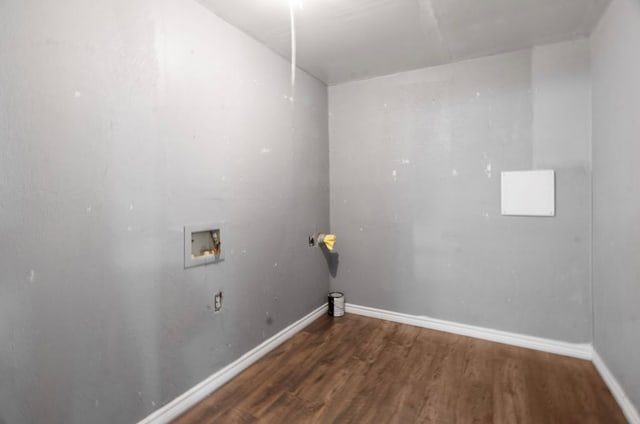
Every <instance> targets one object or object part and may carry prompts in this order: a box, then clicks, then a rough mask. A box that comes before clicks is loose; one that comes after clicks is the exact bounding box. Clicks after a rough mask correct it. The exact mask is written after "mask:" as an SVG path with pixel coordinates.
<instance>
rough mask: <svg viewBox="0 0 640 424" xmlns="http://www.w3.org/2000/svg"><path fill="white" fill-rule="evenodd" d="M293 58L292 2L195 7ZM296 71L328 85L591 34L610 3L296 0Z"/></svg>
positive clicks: (212, 0)
mask: <svg viewBox="0 0 640 424" xmlns="http://www.w3.org/2000/svg"><path fill="white" fill-rule="evenodd" d="M199 1H200V2H201V3H202V4H204V5H205V6H206V7H208V8H209V9H210V10H212V11H213V12H214V13H216V14H217V15H218V16H220V17H221V18H223V19H224V20H226V21H227V22H229V23H231V24H232V25H234V26H236V27H238V28H240V29H241V30H243V31H244V32H246V33H248V34H249V35H251V36H252V37H254V38H255V39H257V40H259V41H260V42H262V43H264V44H266V45H267V46H269V47H270V48H271V49H273V50H275V51H276V52H277V53H278V54H280V55H282V56H284V57H286V58H290V56H291V41H290V40H291V39H290V37H291V33H290V31H291V28H290V17H289V0H199ZM295 1H296V2H297V3H301V4H302V8H300V7H296V8H295V19H296V36H297V47H298V48H297V64H298V66H299V67H300V68H302V69H304V70H306V71H307V72H309V73H311V74H313V75H315V76H316V77H317V78H319V79H320V80H322V81H324V82H325V83H327V84H329V85H332V84H338V83H342V82H345V81H350V80H356V79H363V78H369V77H373V76H378V75H385V74H390V73H394V72H400V71H406V70H409V69H415V68H421V67H426V66H433V65H439V64H443V63H448V62H455V61H459V60H463V59H469V58H473V57H479V56H485V55H490V54H496V53H502V52H507V51H512V50H518V49H522V48H527V47H531V46H533V45H536V44H543V43H549V42H554V41H561V40H567V39H572V38H577V37H581V36H585V35H588V34H589V33H590V31H591V29H592V28H593V26H594V25H595V23H596V22H597V19H598V18H599V16H600V15H601V13H602V11H603V10H604V8H605V7H606V6H607V4H608V3H609V1H610V0H295Z"/></svg>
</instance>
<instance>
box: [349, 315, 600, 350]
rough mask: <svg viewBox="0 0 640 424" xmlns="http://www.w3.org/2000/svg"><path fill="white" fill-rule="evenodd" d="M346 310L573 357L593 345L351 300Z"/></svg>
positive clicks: (590, 348)
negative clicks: (353, 302) (388, 309)
mask: <svg viewBox="0 0 640 424" xmlns="http://www.w3.org/2000/svg"><path fill="white" fill-rule="evenodd" d="M346 312H348V313H352V314H357V315H364V316H368V317H372V318H378V319H384V320H387V321H393V322H399V323H402V324H410V325H415V326H416V327H423V328H429V329H432V330H438V331H444V332H447V333H453V334H460V335H463V336H468V337H475V338H477V339H483V340H489V341H492V342H498V343H504V344H508V345H513V346H519V347H525V348H528V349H535V350H541V351H543V352H549V353H555V354H558V355H564V356H571V357H574V358H580V359H587V360H591V359H592V357H593V355H592V353H593V348H592V346H591V344H580V343H568V342H561V341H557V340H551V339H544V338H541V337H533V336H525V335H523V334H517V333H510V332H507V331H499V330H492V329H490V328H484V327H476V326H473V325H467V324H459V323H456V322H451V321H444V320H441V319H436V318H430V317H424V316H416V315H408V314H402V313H399V312H392V311H385V310H383V309H376V308H369V307H367V306H359V305H353V304H350V303H347V304H346Z"/></svg>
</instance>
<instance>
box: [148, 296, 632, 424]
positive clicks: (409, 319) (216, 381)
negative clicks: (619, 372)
mask: <svg viewBox="0 0 640 424" xmlns="http://www.w3.org/2000/svg"><path fill="white" fill-rule="evenodd" d="M326 311H327V305H326V304H325V305H322V306H320V307H319V308H317V309H316V310H314V311H313V312H311V313H310V314H308V315H306V316H305V317H303V318H301V319H300V320H298V321H296V322H294V323H293V324H291V325H290V326H288V327H287V328H285V329H284V330H282V331H280V332H279V333H278V334H276V335H274V336H273V337H271V338H269V339H268V340H265V341H264V342H263V343H262V344H260V345H259V346H257V347H255V348H253V349H252V350H250V351H249V352H247V353H245V354H244V355H242V356H241V357H240V358H238V359H237V360H235V361H234V362H232V363H231V364H229V365H227V366H226V367H224V368H222V369H221V370H219V371H218V372H216V373H214V374H213V375H211V376H210V377H209V378H207V379H206V380H204V381H202V382H201V383H199V384H197V385H196V386H194V387H192V388H191V389H189V390H188V391H187V392H185V393H184V394H182V395H180V396H178V397H177V398H175V399H174V400H172V401H171V402H169V403H168V404H166V405H164V406H163V407H161V408H160V409H158V410H156V411H154V412H153V413H152V414H151V415H149V416H147V417H146V418H144V419H143V420H142V421H140V422H139V423H138V424H164V423H169V422H171V421H172V420H174V419H176V418H178V417H179V416H180V415H182V414H183V413H185V412H187V411H188V410H189V409H190V408H191V407H193V406H195V405H196V404H197V403H198V402H200V401H201V400H203V399H204V398H206V397H207V396H208V395H210V394H211V393H212V392H214V391H215V390H216V389H218V388H220V387H221V386H222V385H223V384H225V383H226V382H228V381H229V380H231V379H232V378H233V377H235V376H236V375H238V374H239V373H240V372H242V371H243V370H245V369H246V368H248V367H249V366H251V365H252V364H253V363H255V362H256V361H258V360H259V359H260V358H262V357H263V356H265V355H266V354H267V353H269V352H271V351H272V350H273V349H275V348H276V347H278V346H279V345H281V344H282V343H283V342H285V341H286V340H288V339H289V338H291V337H292V336H294V335H295V334H296V333H298V332H299V331H300V330H302V329H303V328H304V327H306V326H307V325H309V324H311V323H312V322H313V321H314V320H316V319H317V318H319V317H320V316H322V315H323V314H325V313H326ZM346 312H348V313H352V314H356V315H363V316H368V317H372V318H378V319H383V320H387V321H393V322H398V323H402V324H409V325H415V326H417V327H423V328H429V329H432V330H438V331H444V332H447V333H453V334H460V335H463V336H468V337H475V338H478V339H483V340H489V341H492V342H498V343H504V344H508V345H513V346H519V347H524V348H528V349H535V350H540V351H543V352H549V353H555V354H558V355H564V356H571V357H574V358H580V359H587V360H592V361H593V364H594V365H595V367H596V369H597V370H598V372H599V373H600V375H601V376H602V379H603V380H604V382H605V383H606V384H607V386H608V387H609V390H610V391H611V393H612V394H613V397H614V398H615V399H616V401H617V402H618V404H619V405H620V408H621V409H622V411H623V412H624V414H625V416H626V418H627V420H628V421H629V423H630V424H640V415H639V414H638V411H637V410H636V409H635V407H634V406H633V404H632V403H631V401H630V400H629V398H628V397H627V395H626V394H625V392H624V390H623V389H622V387H621V386H620V384H619V383H618V381H617V380H616V378H615V377H614V376H613V374H611V372H610V371H609V369H608V368H607V366H606V365H605V364H604V362H603V361H602V358H601V357H600V356H599V355H598V353H597V352H595V351H594V349H593V347H592V346H591V345H590V344H579V343H567V342H561V341H557V340H551V339H544V338H540V337H533V336H526V335H522V334H517V333H510V332H507V331H499V330H493V329H490V328H484V327H477V326H473V325H467V324H459V323H456V322H451V321H445V320H440V319H436V318H430V317H424V316H415V315H408V314H402V313H399V312H392V311H386V310H383V309H377V308H370V307H367V306H359V305H353V304H351V303H347V304H346Z"/></svg>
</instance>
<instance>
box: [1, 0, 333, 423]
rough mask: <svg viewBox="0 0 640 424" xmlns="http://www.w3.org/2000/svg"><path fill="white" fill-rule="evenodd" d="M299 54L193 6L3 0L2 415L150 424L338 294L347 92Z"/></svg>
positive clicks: (146, 0) (14, 419) (156, 1)
mask: <svg viewBox="0 0 640 424" xmlns="http://www.w3.org/2000/svg"><path fill="white" fill-rule="evenodd" d="M289 67H290V65H289V64H288V63H287V62H286V61H285V60H283V59H282V58H280V57H278V56H276V55H275V54H273V53H272V52H270V51H269V50H267V49H266V48H265V47H263V46H261V45H259V44H258V43H257V42H255V41H253V40H252V39H250V38H248V37H247V36H245V35H244V34H242V33H240V32H239V31H237V30H236V29H233V28H232V27H230V26H229V25H227V24H225V23H224V22H222V21H221V20H220V19H218V18H217V17H215V16H214V15H213V14H212V13H211V12H209V11H208V10H207V9H205V8H203V7H202V6H201V5H199V4H198V3H196V2H193V1H180V0H141V1H135V2H132V1H129V0H110V1H90V2H87V1H80V0H62V1H56V2H42V1H35V0H4V1H2V2H0V274H1V277H0V376H1V377H0V417H1V418H0V422H7V423H130V422H134V421H136V420H138V419H141V418H143V417H144V416H146V415H148V414H149V413H150V412H151V411H153V410H155V409H157V408H159V407H160V406H161V405H163V404H164V403H166V402H168V401H170V400H172V399H173V398H174V397H175V396H177V395H180V394H182V393H183V392H184V391H185V390H187V389H188V388H190V387H192V386H193V385H194V384H196V383H198V382H200V381H202V380H203V379H204V378H206V377H207V376H209V375H210V374H211V373H213V372H214V371H216V370H218V369H219V368H221V367H222V366H224V365H225V364H227V363H229V362H230V361H232V360H233V359H235V358H237V357H239V356H240V355H241V354H243V353H244V352H246V351H247V350H249V349H250V348H252V347H254V346H256V345H257V344H259V343H260V342H262V341H263V340H264V339H266V338H268V337H269V336H271V335H273V334H274V333H276V332H278V331H279V330H281V329H282V328H284V327H285V326H286V325H288V324H290V323H291V322H292V321H294V320H297V319H299V318H300V317H302V316H304V315H305V314H307V313H308V312H310V311H311V310H312V309H313V308H315V307H317V306H319V305H321V304H322V303H323V302H324V300H325V294H326V291H327V288H328V272H327V263H326V259H325V258H324V257H323V255H322V254H321V252H319V251H318V250H317V249H308V248H307V247H306V236H307V234H308V233H310V232H313V231H316V230H325V231H326V229H327V228H328V226H329V207H328V205H329V197H328V196H329V191H328V134H327V90H326V87H325V86H324V85H323V84H322V83H320V82H318V81H317V80H315V79H313V78H311V77H309V76H308V75H306V74H304V73H299V74H298V77H297V84H298V85H297V88H296V93H295V103H293V102H291V101H290V99H289V98H290V97H291V87H290V75H289ZM210 221H213V222H215V221H225V224H224V226H223V229H222V231H223V247H224V249H225V251H226V260H225V261H224V263H221V264H219V265H211V266H206V267H200V268H195V269H190V270H184V269H183V234H182V226H183V225H185V224H196V223H202V222H210ZM220 289H221V290H223V291H224V293H225V297H224V309H223V312H222V313H220V314H217V315H214V314H213V312H212V310H211V309H210V307H211V305H212V296H213V293H214V291H217V290H220Z"/></svg>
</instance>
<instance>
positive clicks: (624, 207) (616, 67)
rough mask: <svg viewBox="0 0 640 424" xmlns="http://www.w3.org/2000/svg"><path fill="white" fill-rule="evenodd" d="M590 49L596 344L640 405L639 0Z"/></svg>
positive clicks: (614, 15) (624, 6)
mask: <svg viewBox="0 0 640 424" xmlns="http://www.w3.org/2000/svg"><path fill="white" fill-rule="evenodd" d="M591 48H592V66H593V106H594V108H593V158H594V161H593V178H594V185H593V282H594V300H595V302H594V306H595V308H594V328H595V334H594V345H595V348H596V351H597V352H598V353H599V354H600V356H601V357H602V358H603V360H604V362H605V363H606V364H607V367H608V368H609V369H610V370H611V372H612V373H613V374H614V376H615V377H616V379H617V380H618V382H620V384H621V385H622V387H623V388H624V390H625V391H626V393H627V395H628V396H629V398H630V399H631V401H632V402H633V403H634V405H635V407H636V408H637V409H640V354H639V352H640V306H639V305H640V262H639V261H638V253H639V252H640V192H639V191H638V181H640V168H639V167H638V157H640V143H639V137H640V56H638V52H639V51H640V2H638V1H637V0H614V1H613V2H612V4H611V5H610V7H609V9H608V10H607V12H606V14H605V15H604V17H603V18H602V20H601V21H600V23H599V25H598V27H597V28H596V30H595V31H594V33H593V34H592V37H591Z"/></svg>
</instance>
